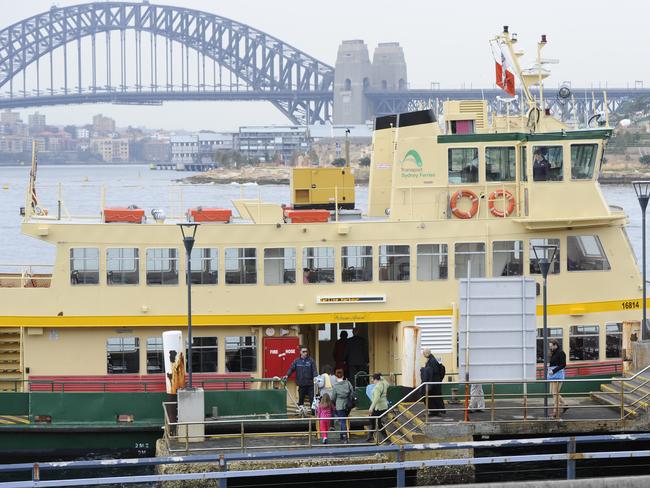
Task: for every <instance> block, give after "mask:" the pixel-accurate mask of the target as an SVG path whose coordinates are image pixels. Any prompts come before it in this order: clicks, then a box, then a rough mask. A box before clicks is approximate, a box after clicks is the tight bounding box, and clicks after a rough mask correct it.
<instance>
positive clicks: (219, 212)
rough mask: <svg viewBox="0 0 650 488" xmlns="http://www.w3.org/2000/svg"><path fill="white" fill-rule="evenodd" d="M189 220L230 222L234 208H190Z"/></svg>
mask: <svg viewBox="0 0 650 488" xmlns="http://www.w3.org/2000/svg"><path fill="white" fill-rule="evenodd" d="M188 214H189V215H188V216H189V220H191V221H193V222H225V223H227V222H230V219H231V218H232V210H227V209H225V208H203V207H199V208H191V209H190V210H188Z"/></svg>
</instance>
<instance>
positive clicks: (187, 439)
mask: <svg viewBox="0 0 650 488" xmlns="http://www.w3.org/2000/svg"><path fill="white" fill-rule="evenodd" d="M189 450H190V426H189V424H187V423H186V424H185V452H188V451H189Z"/></svg>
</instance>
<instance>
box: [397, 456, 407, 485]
mask: <svg viewBox="0 0 650 488" xmlns="http://www.w3.org/2000/svg"><path fill="white" fill-rule="evenodd" d="M397 462H398V463H403V462H404V447H402V446H400V449H399V451H397ZM396 481H397V482H396V484H395V486H396V487H397V488H403V487H405V486H406V469H404V468H403V467H399V468H397V480H396Z"/></svg>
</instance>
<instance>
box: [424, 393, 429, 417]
mask: <svg viewBox="0 0 650 488" xmlns="http://www.w3.org/2000/svg"><path fill="white" fill-rule="evenodd" d="M424 418H425V419H426V422H427V423H429V385H428V384H425V385H424Z"/></svg>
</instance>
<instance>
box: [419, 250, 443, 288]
mask: <svg viewBox="0 0 650 488" xmlns="http://www.w3.org/2000/svg"><path fill="white" fill-rule="evenodd" d="M417 253H418V260H417V275H418V281H433V280H446V279H447V266H448V255H447V244H418V247H417Z"/></svg>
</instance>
